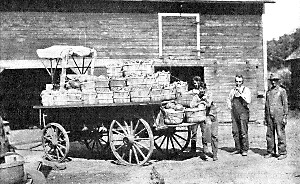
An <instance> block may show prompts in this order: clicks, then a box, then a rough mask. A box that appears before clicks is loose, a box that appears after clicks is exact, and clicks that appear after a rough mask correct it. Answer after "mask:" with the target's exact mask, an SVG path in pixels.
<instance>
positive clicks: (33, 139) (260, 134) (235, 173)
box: [10, 112, 300, 184]
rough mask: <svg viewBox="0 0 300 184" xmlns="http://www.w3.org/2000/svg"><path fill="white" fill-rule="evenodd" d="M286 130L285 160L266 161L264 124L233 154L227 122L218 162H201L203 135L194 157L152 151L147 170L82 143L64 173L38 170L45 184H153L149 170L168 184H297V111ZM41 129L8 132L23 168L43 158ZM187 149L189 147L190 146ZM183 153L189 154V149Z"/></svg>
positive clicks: (255, 126) (221, 133) (299, 117)
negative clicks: (244, 150)
mask: <svg viewBox="0 0 300 184" xmlns="http://www.w3.org/2000/svg"><path fill="white" fill-rule="evenodd" d="M286 131H287V150H288V157H287V158H286V159H284V160H281V161H279V160H277V159H276V158H270V159H265V158H264V157H263V155H264V154H266V139H265V134H266V126H264V125H261V124H254V123H251V124H250V125H249V141H250V151H249V153H248V156H247V157H242V156H241V155H231V154H230V153H231V152H232V151H233V147H234V142H233V138H232V135H231V124H221V125H220V127H219V154H218V157H219V160H218V161H212V159H211V158H209V159H208V160H207V161H205V160H203V159H202V158H203V154H202V152H201V151H202V149H201V141H200V139H201V137H200V136H199V141H198V143H197V144H198V145H197V149H198V150H197V156H192V155H190V154H189V153H188V152H184V153H182V154H181V155H179V156H177V157H176V158H172V159H168V158H166V157H164V156H163V155H161V154H160V153H159V152H157V151H154V153H153V155H152V157H151V160H150V162H149V164H148V165H146V166H123V165H119V164H117V163H116V162H115V158H114V157H113V155H111V154H110V155H107V156H102V157H101V156H96V157H95V156H94V155H91V154H90V152H89V151H88V150H87V149H86V148H85V146H84V145H83V144H82V143H79V142H72V143H71V148H70V153H69V161H67V162H66V163H65V165H66V169H63V170H57V169H53V168H51V167H49V166H45V165H43V166H42V167H41V170H42V172H43V173H44V175H45V177H46V179H47V182H48V183H49V184H58V183H64V184H73V183H74V184H85V183H91V184H102V183H103V184H119V183H122V184H153V183H155V182H154V181H153V180H151V177H150V173H151V172H152V170H153V167H155V169H156V170H157V172H158V173H159V174H160V175H161V176H162V177H163V179H164V181H165V183H166V184H200V183H206V184H214V183H222V184H223V183H224V184H282V183H285V184H298V183H300V133H299V132H300V113H299V112H297V113H296V112H292V113H291V114H290V115H289V119H288V125H287V128H286ZM40 135H41V131H40V130H38V129H33V130H16V131H12V133H11V138H10V140H11V142H12V143H13V144H14V145H16V147H17V148H18V150H17V152H18V153H19V154H21V155H22V156H24V158H25V161H26V163H25V168H31V169H32V168H36V166H37V163H38V162H37V161H39V160H42V156H43V150H42V148H41V147H40V146H39V147H36V148H34V149H32V150H29V148H30V147H32V146H34V145H38V143H39V141H40ZM188 149H189V148H188ZM188 149H187V151H188Z"/></svg>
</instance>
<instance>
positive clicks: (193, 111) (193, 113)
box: [184, 106, 206, 123]
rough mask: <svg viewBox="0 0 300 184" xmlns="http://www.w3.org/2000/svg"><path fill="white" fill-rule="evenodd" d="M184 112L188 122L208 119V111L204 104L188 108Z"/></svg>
mask: <svg viewBox="0 0 300 184" xmlns="http://www.w3.org/2000/svg"><path fill="white" fill-rule="evenodd" d="M184 112H185V116H186V121H187V122H188V123H196V122H201V121H205V119H206V111H205V107H204V106H203V107H201V106H200V107H198V108H186V109H185V111H184Z"/></svg>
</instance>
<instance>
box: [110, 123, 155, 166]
mask: <svg viewBox="0 0 300 184" xmlns="http://www.w3.org/2000/svg"><path fill="white" fill-rule="evenodd" d="M122 124H123V126H122ZM122 124H121V123H119V122H118V121H116V120H114V121H112V123H111V125H110V129H109V142H110V147H111V150H112V152H113V154H114V155H115V157H116V158H117V159H118V160H119V161H120V163H122V164H125V165H126V164H127V165H143V164H145V163H146V162H147V161H148V160H149V158H150V156H151V155H152V152H153V147H154V139H153V134H152V130H151V128H150V126H149V125H148V123H147V122H146V121H145V120H143V119H139V120H137V121H128V122H124V123H122ZM120 130H121V131H120ZM122 131H123V132H122ZM121 140H122V141H121Z"/></svg>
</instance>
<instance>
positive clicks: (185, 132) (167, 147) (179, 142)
mask: <svg viewBox="0 0 300 184" xmlns="http://www.w3.org/2000/svg"><path fill="white" fill-rule="evenodd" d="M190 139H191V132H190V128H189V127H168V128H166V129H163V130H159V131H156V132H155V135H154V141H155V142H154V146H155V147H156V149H157V150H159V151H161V152H162V153H163V154H166V155H168V156H171V157H172V156H175V155H177V154H179V153H180V152H182V151H184V150H185V149H186V148H187V146H188V144H189V142H190Z"/></svg>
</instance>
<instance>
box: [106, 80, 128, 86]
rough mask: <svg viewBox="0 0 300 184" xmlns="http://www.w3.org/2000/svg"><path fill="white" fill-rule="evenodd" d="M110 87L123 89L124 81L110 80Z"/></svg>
mask: <svg viewBox="0 0 300 184" xmlns="http://www.w3.org/2000/svg"><path fill="white" fill-rule="evenodd" d="M109 85H110V87H124V86H126V80H125V79H122V78H120V79H111V80H110V83H109Z"/></svg>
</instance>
